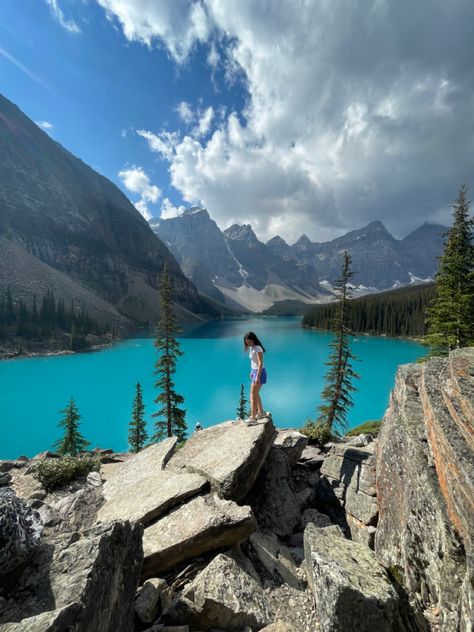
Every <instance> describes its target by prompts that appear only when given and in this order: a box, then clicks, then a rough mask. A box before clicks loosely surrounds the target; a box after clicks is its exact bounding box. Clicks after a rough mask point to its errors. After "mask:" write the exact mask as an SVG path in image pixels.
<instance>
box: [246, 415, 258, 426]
mask: <svg viewBox="0 0 474 632" xmlns="http://www.w3.org/2000/svg"><path fill="white" fill-rule="evenodd" d="M245 422H246V424H247V426H256V425H257V420H256V419H255V417H248V418H247V419H246V420H245Z"/></svg>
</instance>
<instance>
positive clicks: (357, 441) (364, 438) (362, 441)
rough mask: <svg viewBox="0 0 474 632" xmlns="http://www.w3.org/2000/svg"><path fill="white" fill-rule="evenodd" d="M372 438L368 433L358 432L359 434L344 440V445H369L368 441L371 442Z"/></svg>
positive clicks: (360, 446)
mask: <svg viewBox="0 0 474 632" xmlns="http://www.w3.org/2000/svg"><path fill="white" fill-rule="evenodd" d="M373 440H374V438H373V436H372V435H370V434H360V435H357V436H356V437H350V438H349V439H348V440H347V441H346V445H350V446H353V447H359V448H362V447H363V446H366V445H369V443H372V441H373Z"/></svg>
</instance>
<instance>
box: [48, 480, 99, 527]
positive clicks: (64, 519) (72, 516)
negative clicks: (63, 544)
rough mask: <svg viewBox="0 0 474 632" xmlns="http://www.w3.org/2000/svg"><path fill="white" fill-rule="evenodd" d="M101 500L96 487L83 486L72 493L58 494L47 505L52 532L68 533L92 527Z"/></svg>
mask: <svg viewBox="0 0 474 632" xmlns="http://www.w3.org/2000/svg"><path fill="white" fill-rule="evenodd" d="M49 500H50V498H48V501H49ZM103 502H104V500H103V497H102V493H101V490H100V488H96V487H83V488H80V489H78V490H77V491H76V492H73V493H62V494H60V495H59V498H58V499H57V500H56V501H55V502H52V503H51V505H50V506H49V507H48V509H49V511H50V512H51V514H52V519H53V520H54V523H53V525H51V526H54V527H55V528H54V529H53V531H54V533H69V532H73V531H81V530H83V529H88V528H90V527H92V526H93V525H94V524H95V521H96V516H97V511H98V509H99V507H100V506H101V504H102V503H103Z"/></svg>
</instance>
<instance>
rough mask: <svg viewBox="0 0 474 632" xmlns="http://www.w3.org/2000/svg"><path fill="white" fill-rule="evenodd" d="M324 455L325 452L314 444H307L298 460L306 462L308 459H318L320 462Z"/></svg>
mask: <svg viewBox="0 0 474 632" xmlns="http://www.w3.org/2000/svg"><path fill="white" fill-rule="evenodd" d="M325 456H326V455H325V453H324V452H323V451H322V450H320V449H319V448H317V447H316V446H314V445H308V446H306V447H305V448H304V450H303V452H302V453H301V456H300V462H301V463H307V462H309V461H318V462H319V463H322V462H323V461H324V458H325Z"/></svg>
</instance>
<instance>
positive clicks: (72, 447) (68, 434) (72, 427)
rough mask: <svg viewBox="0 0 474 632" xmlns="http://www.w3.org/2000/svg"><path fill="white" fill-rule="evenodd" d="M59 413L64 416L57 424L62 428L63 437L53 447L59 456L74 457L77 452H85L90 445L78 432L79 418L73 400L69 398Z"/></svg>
mask: <svg viewBox="0 0 474 632" xmlns="http://www.w3.org/2000/svg"><path fill="white" fill-rule="evenodd" d="M59 412H60V413H63V415H64V416H63V418H62V419H61V421H60V422H59V426H60V427H62V428H64V436H63V438H62V439H59V441H56V443H55V444H54V446H55V448H56V450H57V451H58V452H59V454H63V455H64V454H69V455H71V456H76V454H77V453H78V452H81V451H82V450H85V449H86V448H87V447H88V446H89V445H90V444H89V441H87V440H86V439H84V437H83V436H82V435H81V433H80V432H79V420H80V418H81V416H80V414H79V411H78V409H77V406H76V403H75V401H74V398H73V397H71V399H70V401H69V404H68V405H67V406H66V408H63V409H62V410H60V411H59Z"/></svg>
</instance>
